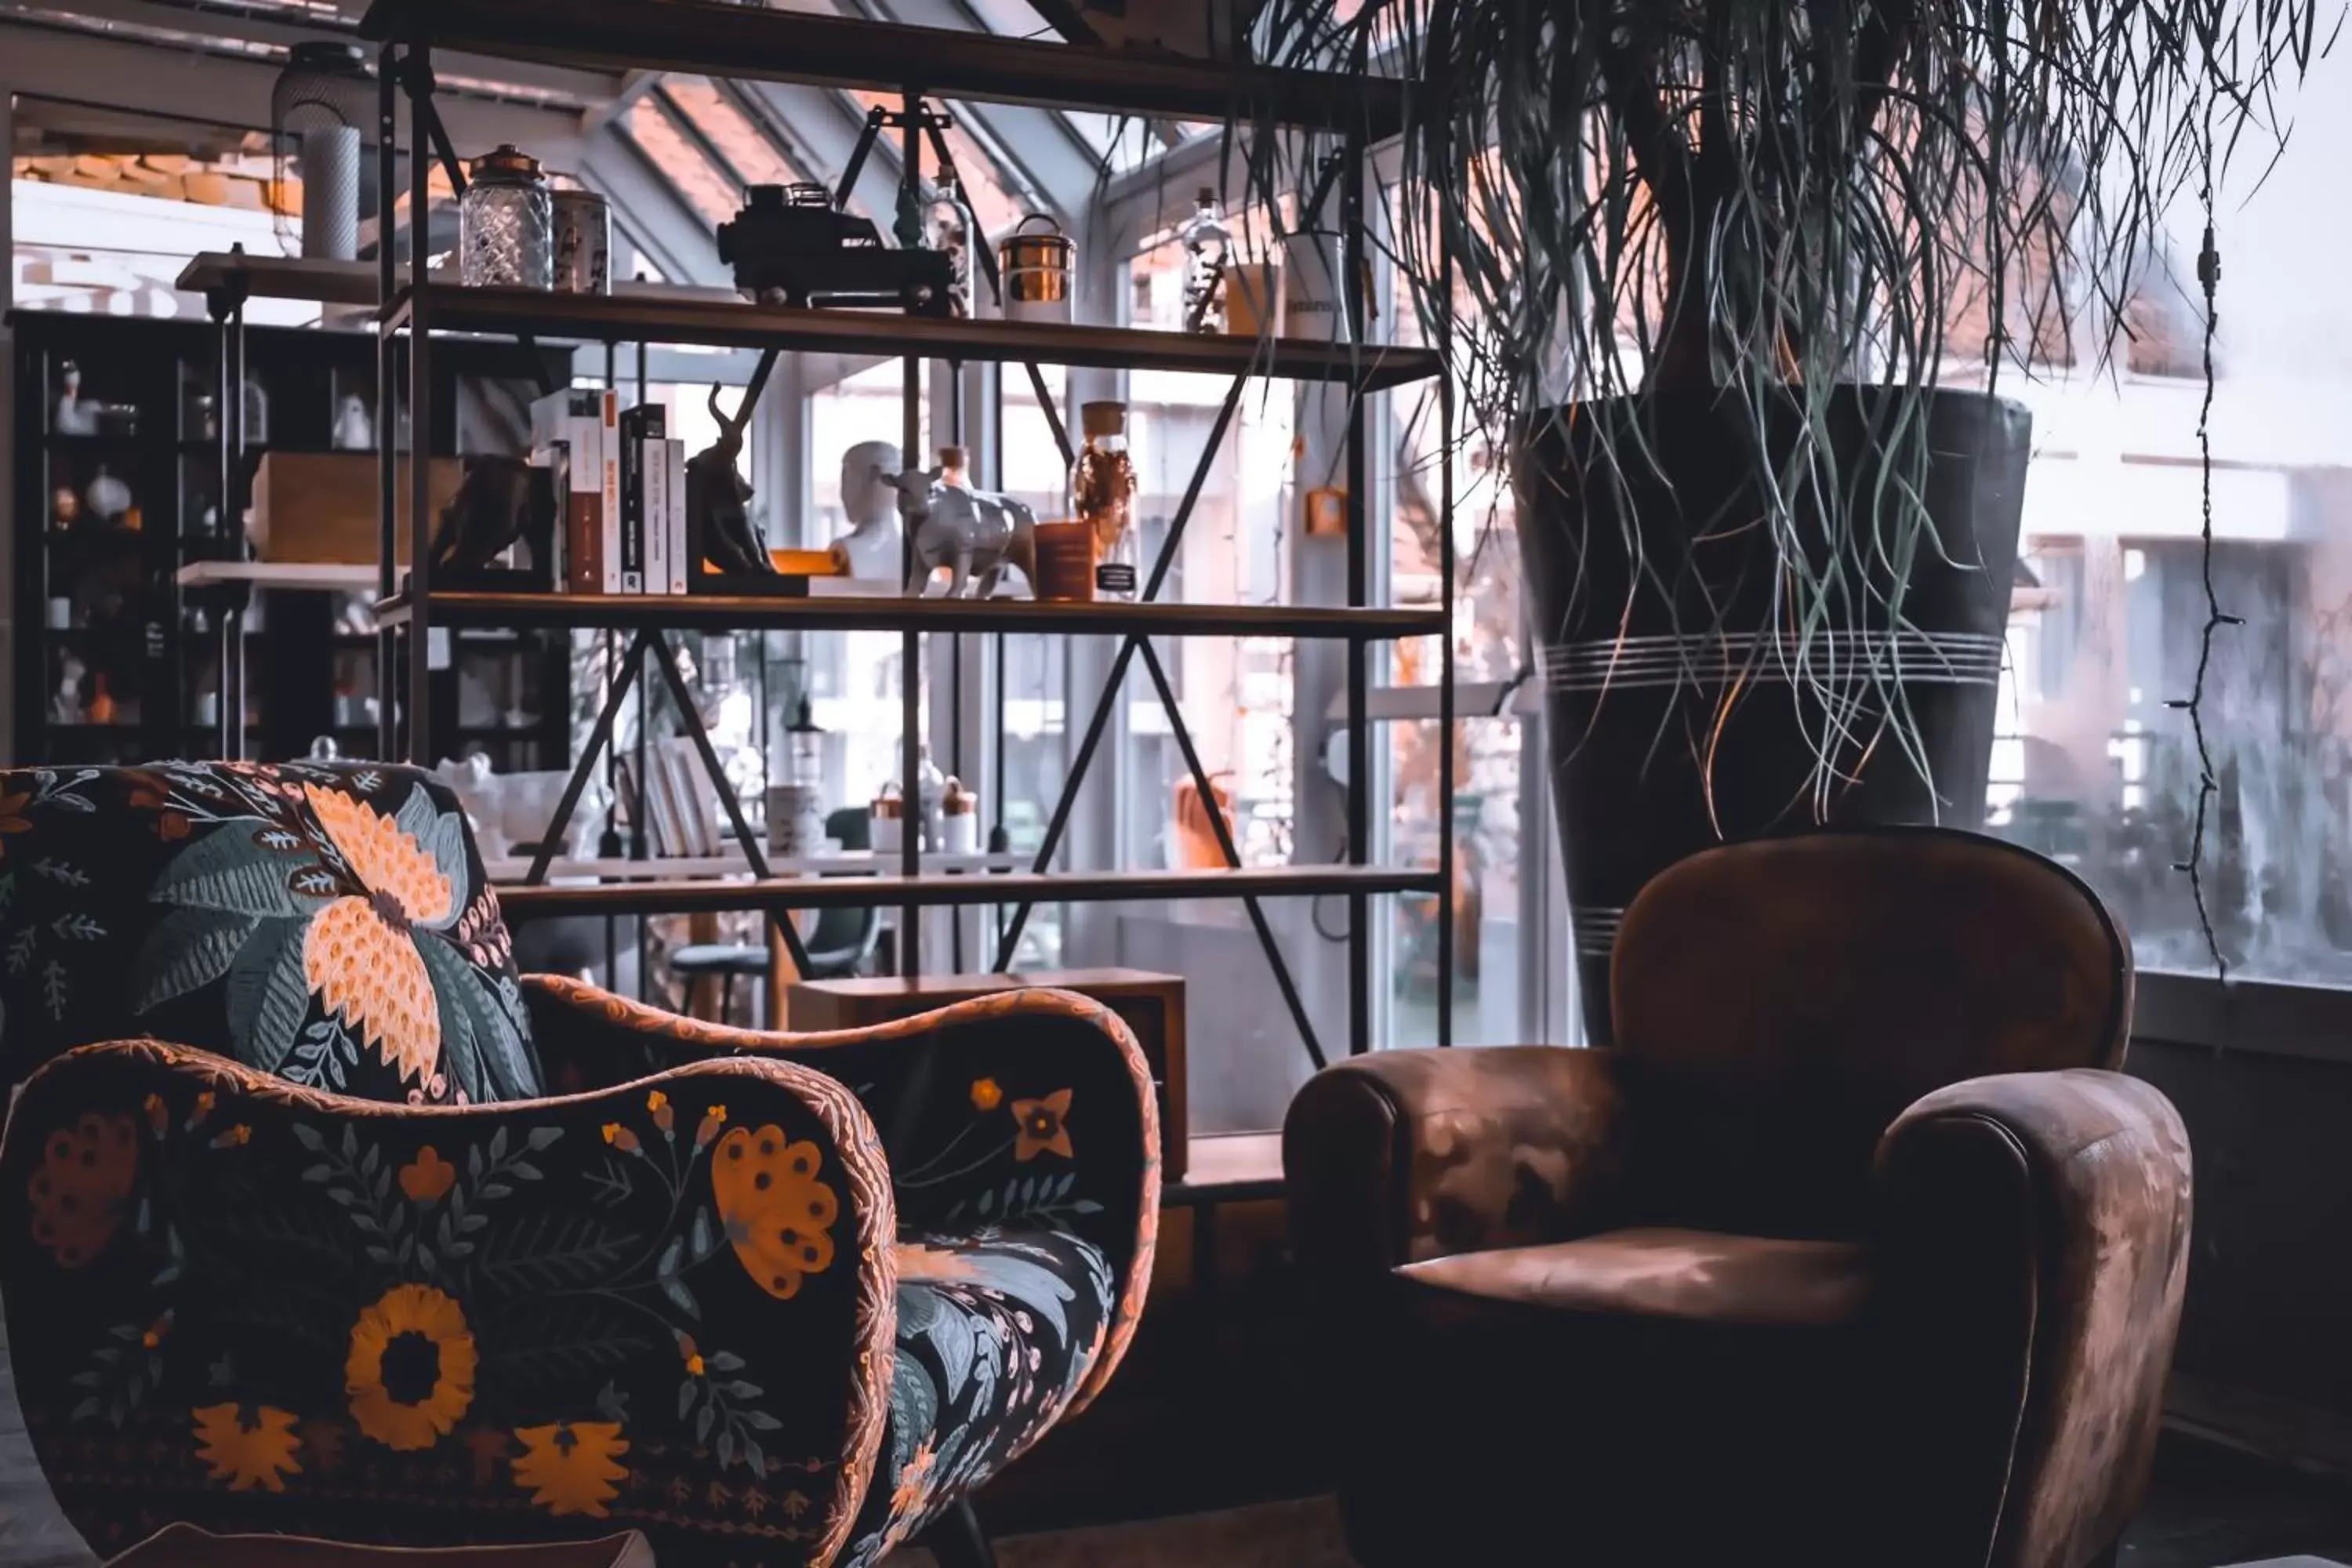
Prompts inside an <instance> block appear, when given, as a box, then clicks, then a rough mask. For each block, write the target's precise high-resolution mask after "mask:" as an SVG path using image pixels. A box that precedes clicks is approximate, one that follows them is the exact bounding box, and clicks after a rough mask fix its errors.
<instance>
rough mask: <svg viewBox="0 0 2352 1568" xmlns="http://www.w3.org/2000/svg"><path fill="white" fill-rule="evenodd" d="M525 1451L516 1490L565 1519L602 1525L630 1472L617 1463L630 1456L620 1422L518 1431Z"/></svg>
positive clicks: (559, 1424) (517, 1470) (518, 1465)
mask: <svg viewBox="0 0 2352 1568" xmlns="http://www.w3.org/2000/svg"><path fill="white" fill-rule="evenodd" d="M515 1440H516V1441H517V1442H519V1443H520V1444H521V1445H522V1446H523V1455H522V1458H519V1459H517V1460H516V1461H515V1462H514V1479H515V1485H517V1486H519V1487H520V1488H522V1489H524V1490H525V1491H528V1492H529V1493H530V1500H531V1501H533V1502H535V1503H537V1504H538V1505H539V1506H540V1507H541V1508H543V1509H545V1510H547V1511H548V1512H550V1513H551V1514H554V1515H556V1516H558V1517H559V1518H560V1517H562V1515H564V1514H567V1513H578V1514H585V1515H587V1516H588V1517H589V1518H591V1519H603V1518H604V1516H605V1514H606V1512H607V1511H608V1510H606V1508H605V1506H604V1505H605V1504H607V1503H609V1502H611V1501H612V1500H614V1498H616V1497H618V1496H620V1495H621V1494H620V1489H619V1484H618V1483H620V1482H622V1481H625V1480H626V1479H628V1476H629V1472H628V1471H627V1470H626V1469H625V1468H623V1467H621V1466H620V1465H618V1464H615V1463H614V1460H616V1459H618V1458H620V1457H621V1456H622V1455H623V1454H625V1453H627V1452H628V1451H629V1445H628V1444H627V1443H626V1442H625V1441H624V1440H623V1439H622V1436H621V1424H620V1423H619V1422H617V1421H558V1422H556V1423H555V1424H554V1425H553V1426H520V1427H517V1428H516V1429H515Z"/></svg>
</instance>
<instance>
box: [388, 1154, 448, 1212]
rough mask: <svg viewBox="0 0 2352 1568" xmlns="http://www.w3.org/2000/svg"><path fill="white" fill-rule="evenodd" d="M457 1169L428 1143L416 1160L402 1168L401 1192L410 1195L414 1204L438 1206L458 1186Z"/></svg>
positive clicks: (410, 1199)
mask: <svg viewBox="0 0 2352 1568" xmlns="http://www.w3.org/2000/svg"><path fill="white" fill-rule="evenodd" d="M455 1184H457V1166H455V1165H453V1164H451V1163H449V1162H448V1161H446V1160H444V1159H443V1158H442V1157H441V1152H440V1151H439V1150H437V1149H436V1148H434V1147H433V1145H432V1144H430V1143H427V1144H426V1145H425V1147H424V1148H422V1149H419V1150H418V1151H417V1152H416V1158H415V1159H414V1160H412V1161H410V1162H409V1163H407V1164H405V1165H403V1166H402V1167H401V1168H400V1190H401V1191H402V1192H404V1193H405V1194H408V1201H409V1202H410V1203H413V1204H437V1203H439V1202H440V1201H441V1200H442V1199H443V1198H445V1197H446V1196H448V1195H449V1189H450V1188H451V1187H452V1186H454V1185H455Z"/></svg>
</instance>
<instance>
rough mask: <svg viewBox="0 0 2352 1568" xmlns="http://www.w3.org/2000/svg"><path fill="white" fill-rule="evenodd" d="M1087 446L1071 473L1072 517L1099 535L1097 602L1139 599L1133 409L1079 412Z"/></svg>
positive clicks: (1110, 406)
mask: <svg viewBox="0 0 2352 1568" xmlns="http://www.w3.org/2000/svg"><path fill="white" fill-rule="evenodd" d="M1078 418H1079V423H1080V427H1081V428H1082V429H1083V430H1084V431H1085V433H1086V445H1085V446H1083V447H1079V448H1078V458H1077V461H1076V463H1075V464H1073V465H1072V466H1071V468H1070V515H1071V516H1072V517H1074V518H1076V519H1078V520H1079V521H1082V522H1085V523H1087V524H1088V525H1089V526H1091V527H1092V528H1093V530H1094V536H1095V597H1096V598H1097V599H1128V600H1132V599H1133V598H1134V597H1135V596H1136V592H1137V589H1138V587H1139V584H1138V582H1137V573H1136V565H1137V552H1138V548H1139V547H1138V544H1137V541H1136V537H1135V515H1134V514H1135V464H1134V462H1133V460H1132V459H1131V458H1129V456H1128V452H1127V405H1126V404H1124V403H1089V404H1087V405H1084V406H1083V407H1081V408H1080V409H1079V410H1078Z"/></svg>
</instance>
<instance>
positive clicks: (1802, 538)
mask: <svg viewBox="0 0 2352 1568" xmlns="http://www.w3.org/2000/svg"><path fill="white" fill-rule="evenodd" d="M2336 9H2337V5H2336V0H2139V3H2136V4H2135V3H2126V0H2099V3H2086V0H1549V3H1548V4H1534V3H1524V0H1488V3H1480V0H1366V3H1365V4H1362V5H1360V6H1357V5H1345V4H1341V3H1340V0H1264V5H1263V7H1262V11H1261V15H1260V17H1259V27H1260V32H1259V34H1258V37H1260V38H1261V40H1262V41H1263V44H1264V47H1265V52H1266V53H1267V54H1269V55H1270V56H1271V57H1272V58H1273V59H1274V61H1275V62H1276V63H1280V64H1288V65H1300V66H1315V67H1320V68H1332V67H1334V66H1346V65H1348V64H1349V63H1350V62H1362V61H1367V60H1370V61H1374V62H1379V61H1383V60H1385V61H1387V62H1389V64H1388V68H1391V69H1394V70H1398V71H1400V72H1401V73H1402V74H1405V75H1407V76H1408V77H1409V78H1410V79H1412V80H1413V81H1414V83H1415V84H1416V89H1415V92H1414V103H1415V106H1416V109H1415V114H1416V123H1415V124H1414V125H1413V127H1412V130H1411V132H1409V134H1408V135H1407V137H1406V139H1405V145H1404V153H1403V163H1402V177H1401V178H1400V179H1399V180H1398V182H1397V184H1396V187H1395V196H1396V217H1397V221H1396V223H1395V224H1394V225H1393V230H1394V233H1395V234H1396V236H1397V256H1398V259H1399V260H1400V262H1401V263H1402V273H1403V275H1404V277H1405V278H1406V279H1407V280H1408V282H1409V284H1410V286H1411V288H1412V292H1413V294H1414V296H1415V304H1416V306H1417V308H1418V313H1419V316H1420V319H1421V321H1422V323H1423V331H1424V332H1425V333H1426V334H1427V335H1428V336H1429V337H1430V338H1431V339H1432V340H1433V341H1435V342H1444V343H1447V344H1449V345H1450V346H1451V348H1452V350H1453V351H1454V357H1455V361H1456V363H1457V365H1458V367H1459V372H1458V374H1459V375H1460V377H1461V382H1462V384H1463V385H1464V386H1465V389H1466V393H1467V397H1468V402H1469V405H1470V408H1471V410H1472V412H1473V414H1474V416H1475V417H1476V419H1477V420H1478V421H1479V422H1480V423H1482V424H1483V425H1484V426H1485V427H1486V429H1487V430H1488V431H1491V432H1499V433H1502V436H1503V438H1504V439H1505V440H1506V441H1507V444H1508V446H1509V447H1510V448H1511V451H1512V454H1513V462H1514V475H1515V489H1516V494H1517V531H1518V539H1519V548H1520V554H1521V559H1522V563H1523V565H1524V569H1525V573H1526V579H1527V580H1526V584H1525V596H1526V600H1527V603H1528V606H1529V609H1530V620H1531V623H1532V624H1531V625H1530V626H1529V627H1528V635H1529V638H1530V642H1531V644H1532V647H1531V648H1530V657H1531V661H1532V662H1533V663H1534V665H1535V667H1536V668H1537V670H1538V672H1539V674H1540V677H1541V679H1542V680H1543V682H1544V684H1545V686H1546V688H1547V698H1548V717H1549V742H1550V749H1551V766H1552V770H1553V778H1552V784H1553V795H1554V802H1555V806H1556V809H1557V811H1558V813H1559V827H1560V837H1561V841H1562V846H1563V849H1564V853H1565V856H1566V859H1567V872H1568V887H1569V898H1570V904H1571V906H1572V909H1573V914H1574V919H1575V921H1576V925H1577V929H1578V950H1579V959H1580V965H1581V978H1582V981H1583V994H1584V996H1585V999H1586V1016H1587V1022H1588V1025H1589V1026H1590V1027H1591V1030H1592V1031H1593V1032H1594V1034H1595V1035H1596V1036H1598V1037H1603V1038H1605V1037H1606V1035H1607V1030H1608V1016H1607V1015H1608V955H1609V951H1610V946H1611V942H1612V939H1613V936H1614V931H1615V923H1616V921H1617V919H1618V917H1619V916H1621V915H1622V911H1623V909H1624V907H1625V906H1626V905H1627V904H1628V903H1629V902H1631V900H1632V899H1633V894H1634V893H1635V892H1637V891H1638V890H1639V889H1641V887H1642V885H1643V883H1644V882H1646V881H1647V880H1648V879H1650V877H1651V876H1653V875H1654V874H1655V873H1656V872H1657V871H1658V870H1660V869H1663V868H1664V867H1665V866H1667V865H1670V864H1672V863H1673V862H1674V861H1675V860H1677V859H1680V858H1683V857H1684V856H1685V855H1687V854H1690V853H1692V852H1693V851H1695V850H1697V849H1699V848H1701V847H1705V846H1706V845H1707V844H1709V843H1713V842H1716V841H1718V840H1721V839H1727V838H1738V837H1751V836H1756V835H1759V834H1764V833H1769V832H1773V831H1780V830H1787V829H1792V828H1797V827H1801V826H1809V825H1812V824H1859V823H1885V822H1943V823H1948V824H1957V825H1961V826H1975V825H1978V824H1979V823H1980V822H1981V820H1982V817H1983V813H1984V796H1985V783H1986V773H1987V767H1988V761H1989V753H1990V747H1991V742H1992V737H1993V730H1994V721H1995V717H1996V711H1995V710H1996V695H1997V689H1998V683H1999V679H2000V667H2001V660H2002V655H2003V648H2004V646H2005V628H2006V623H2007V620H2008V613H2009V604H2010V595H2011V583H2012V574H2013V573H2014V570H2015V562H2016V554H2017V543H2018V526H2019V517H2020V509H2021V502H2022V499H2023V489H2024V483H2025V474H2026V463H2027V458H2028V456H2029V452H2030V445H2031V437H2032V424H2031V419H2030V417H2029V416H2028V414H2027V411H2026V410H2025V408H2024V407H2023V406H2022V405H2019V404H2017V403H2015V402H2013V401H2011V400H2009V399H2005V398H2003V397H2001V396H2000V395H1999V390H1998V385H1999V382H1998V378H1999V376H2000V374H2001V373H2002V371H2003V369H2004V367H2018V366H2030V365H2031V364H2032V363H2033V362H2034V361H2035V360H2036V359H2037V358H2047V357H2049V356H2051V355H2053V353H2061V352H2064V351H2084V350H2085V348H2086V345H2087V352H2089V353H2101V352H2103V350H2104V348H2105V346H2106V345H2107V344H2109V343H2111V342H2113V341H2114V340H2115V338H2116V336H2117V335H2118V334H2119V333H2120V332H2121V331H2124V330H2125V329H2124V326H2123V322H2124V314H2123V311H2122V310H2121V309H2120V308H2119V307H2120V304H2121V300H2119V299H2118V298H2117V296H2118V295H2119V294H2120V293H2121V292H2122V291H2123V289H2124V288H2125V287H2126V283H2127V282H2128V280H2130V279H2136V278H2137V277H2138V276H2140V275H2141V274H2142V273H2143V272H2145V271H2146V270H2147V260H2148V258H2150V256H2151V255H2155V254H2158V253H2160V251H2161V248H2162V245H2163V238H2164V234H2165V226H2166V222H2167V219H2168V217H2169V216H2172V211H2173V208H2174V206H2175V205H2176V203H2177V202H2178V201H2179V200H2180V199H2182V198H2183V197H2184V196H2185V195H2194V194H2195V193H2196V192H2197V191H2198V190H2199V189H2200V183H2201V184H2202V185H2203V186H2204V187H2205V188H2207V189H2210V174H2211V169H2210V164H2211V163H2212V162H2214V161H2215V160H2217V159H2220V158H2222V157H2225V156H2226V155H2227V154H2228V153H2229V151H2230V149H2231V147H2233V146H2235V145H2237V143H2238V142H2239V138H2240V135H2241V132H2244V131H2247V130H2249V129H2251V130H2252V131H2254V132H2257V133H2258V134H2271V135H2275V134H2281V133H2283V131H2284V127H2283V125H2282V124H2281V123H2280V122H2279V121H2278V120H2277V119H2276V117H2275V110H2274V100H2273V88H2275V87H2277V86H2280V85H2283V84H2285V83H2288V82H2290V81H2291V80H2293V79H2294V78H2296V77H2297V76H2298V75H2299V74H2300V70H2301V68H2302V66H2303V65H2304V63H2305V61H2306V60H2307V58H2309V56H2310V54H2311V52H2312V51H2313V50H2314V49H2315V48H2317V47H2323V45H2324V42H2325V40H2326V37H2327V36H2328V34H2329V33H2330V31H2331V29H2332V25H2333V21H2334V16H2332V13H2334V12H2335V11H2336ZM1373 68H1380V67H1379V66H1378V65H1377V64H1376V65H1375V66H1374V67H1373ZM1260 129H1261V130H1264V129H1265V128H1260ZM1253 143H1254V150H1253V153H1252V157H1253V167H1252V179H1253V183H1254V184H1257V185H1258V186H1259V187H1260V189H1261V190H1262V191H1263V192H1266V193H1271V192H1273V191H1276V190H1277V189H1279V188H1281V187H1282V186H1283V185H1284V184H1287V183H1289V181H1290V179H1291V175H1292V173H1293V171H1292V170H1290V169H1289V168H1287V167H1286V166H1285V163H1284V157H1285V154H1284V153H1283V152H1282V150H1281V146H1280V143H1278V142H1275V141H1273V140H1271V139H1269V138H1266V137H1264V136H1261V137H1258V138H1254V139H1253ZM1261 143H1262V144H1263V150H1260V144H1261ZM2209 248H2210V247H2209Z"/></svg>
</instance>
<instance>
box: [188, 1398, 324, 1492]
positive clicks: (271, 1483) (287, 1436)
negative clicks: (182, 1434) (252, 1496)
mask: <svg viewBox="0 0 2352 1568" xmlns="http://www.w3.org/2000/svg"><path fill="white" fill-rule="evenodd" d="M191 1414H192V1415H194V1418H195V1423H196V1458H199V1459H202V1460H203V1461H204V1463H205V1468H206V1469H207V1470H209V1471H211V1472H212V1478H213V1479H215V1480H216V1481H226V1482H227V1483H228V1489H229V1490H231V1491H233V1492H244V1491H251V1490H252V1489H254V1488H256V1487H259V1488H261V1489H264V1490H265V1491H273V1492H282V1491H284V1490H285V1489H286V1478H287V1477H288V1476H299V1475H300V1474H301V1473H302V1467H301V1466H299V1465H298V1464H296V1463H295V1462H294V1450H295V1449H297V1448H299V1447H301V1446H302V1439H301V1438H299V1437H298V1436H295V1435H294V1415H293V1413H292V1412H290V1411H286V1410H280V1409H278V1408H277V1407H276V1406H274V1405H206V1406H205V1408H203V1409H202V1410H197V1411H194V1412H191Z"/></svg>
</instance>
